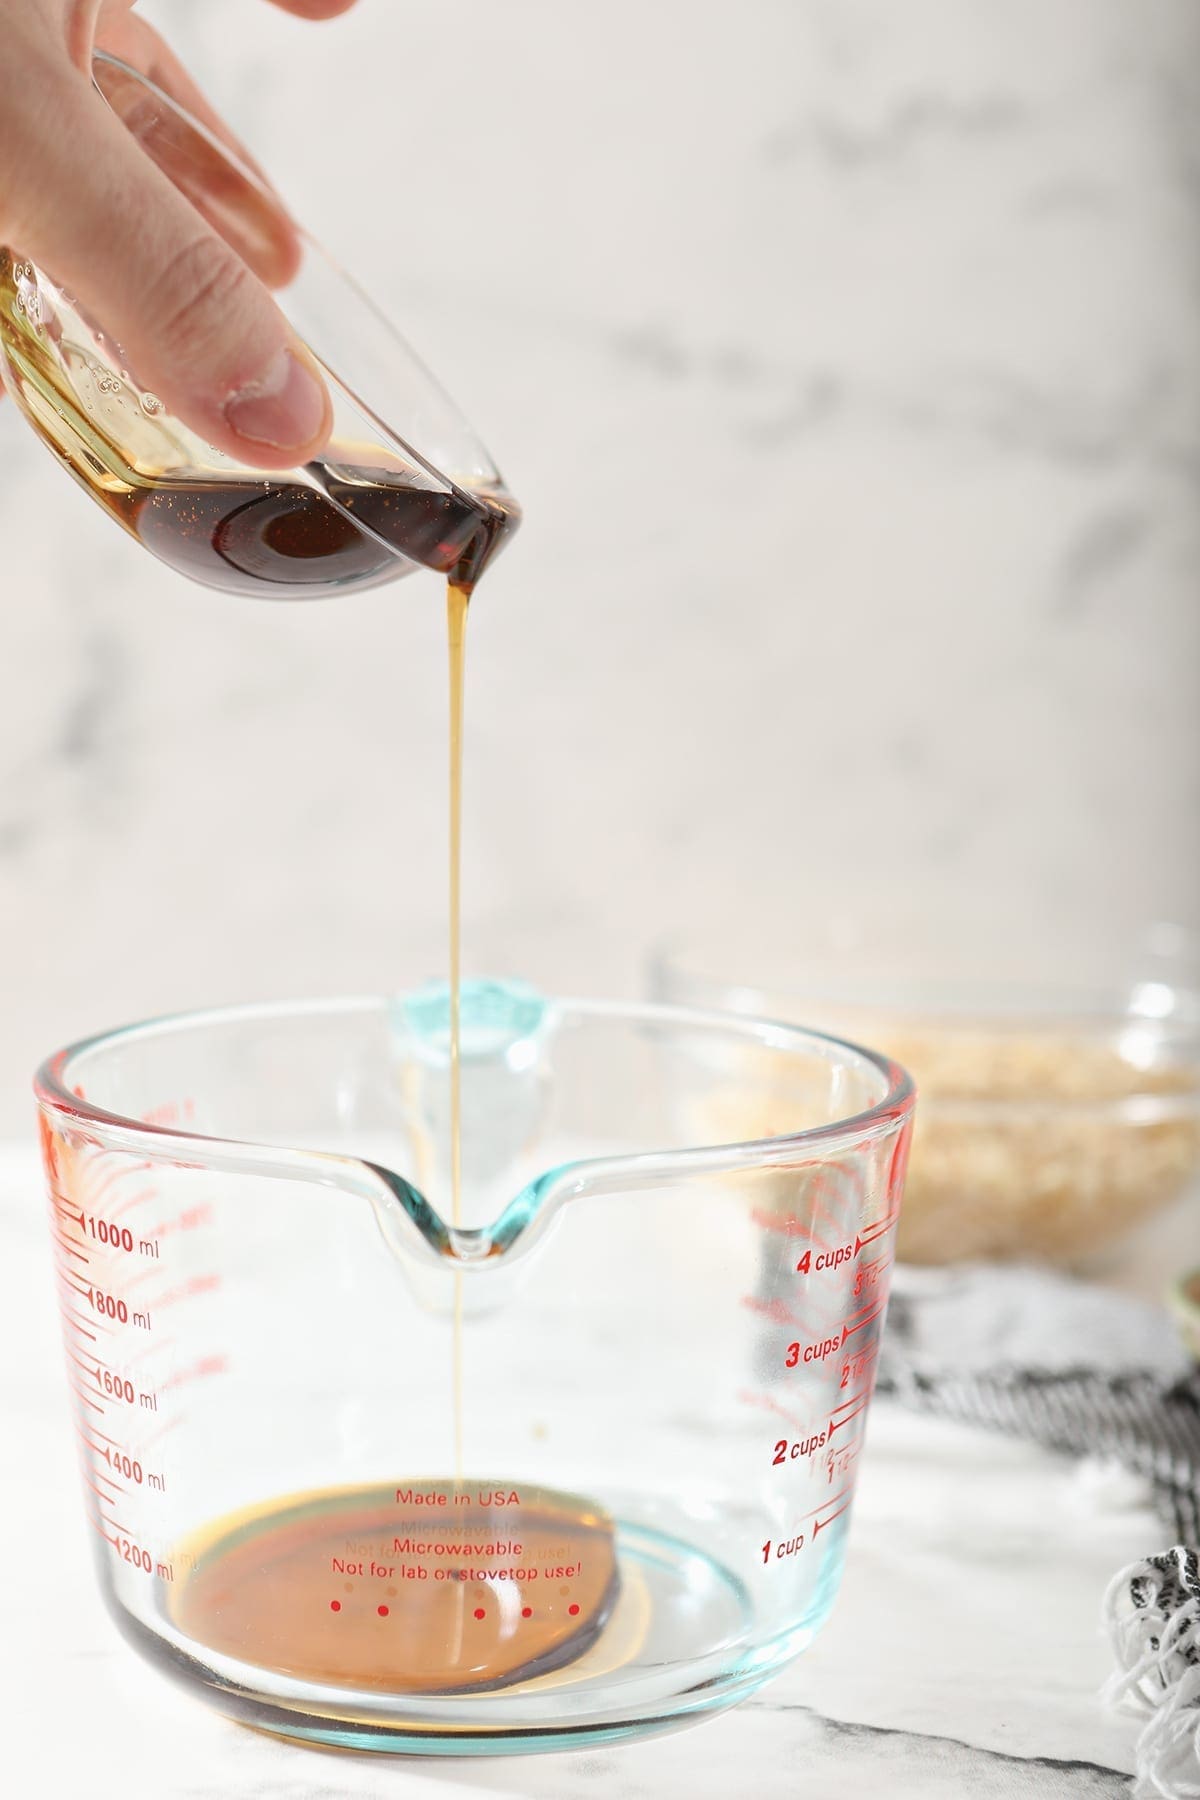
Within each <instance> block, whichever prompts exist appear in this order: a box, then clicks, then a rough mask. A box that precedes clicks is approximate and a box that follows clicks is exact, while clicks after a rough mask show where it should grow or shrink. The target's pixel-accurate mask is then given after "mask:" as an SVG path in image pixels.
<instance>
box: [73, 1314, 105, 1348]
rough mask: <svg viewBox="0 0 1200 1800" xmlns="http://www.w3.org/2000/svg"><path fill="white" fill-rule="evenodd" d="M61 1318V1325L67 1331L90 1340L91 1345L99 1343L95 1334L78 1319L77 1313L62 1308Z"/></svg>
mask: <svg viewBox="0 0 1200 1800" xmlns="http://www.w3.org/2000/svg"><path fill="white" fill-rule="evenodd" d="M62 1316H63V1324H64V1325H65V1326H66V1327H67V1330H68V1331H78V1332H79V1333H80V1334H81V1335H82V1336H83V1337H86V1338H91V1340H92V1342H93V1344H97V1343H99V1341H100V1340H99V1338H98V1337H97V1336H96V1333H95V1332H94V1331H90V1330H89V1329H88V1327H87V1326H86V1325H85V1324H84V1322H83V1320H82V1319H81V1318H80V1317H79V1315H78V1313H74V1312H72V1311H71V1308H70V1307H69V1306H64V1307H63V1308H62ZM107 1335H108V1333H107V1332H106V1333H105V1336H106V1337H107Z"/></svg>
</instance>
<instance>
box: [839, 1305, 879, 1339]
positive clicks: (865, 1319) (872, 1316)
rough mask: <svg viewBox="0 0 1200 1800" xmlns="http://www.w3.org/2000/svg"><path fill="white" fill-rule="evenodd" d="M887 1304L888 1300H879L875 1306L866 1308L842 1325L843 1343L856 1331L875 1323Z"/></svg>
mask: <svg viewBox="0 0 1200 1800" xmlns="http://www.w3.org/2000/svg"><path fill="white" fill-rule="evenodd" d="M885 1304H886V1302H884V1301H883V1300H880V1301H877V1302H876V1304H875V1305H874V1306H873V1307H870V1308H868V1309H866V1310H865V1311H864V1312H863V1313H861V1314H860V1315H857V1316H855V1317H853V1318H852V1319H848V1320H847V1321H846V1323H845V1324H844V1325H843V1326H842V1342H843V1344H844V1343H845V1341H846V1339H847V1338H848V1337H851V1336H852V1335H853V1334H854V1332H856V1331H861V1330H862V1329H863V1327H864V1326H866V1325H873V1324H874V1322H875V1320H876V1319H877V1318H879V1316H880V1314H881V1313H882V1312H883V1310H884V1306H885Z"/></svg>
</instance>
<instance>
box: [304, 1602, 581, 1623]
mask: <svg viewBox="0 0 1200 1800" xmlns="http://www.w3.org/2000/svg"><path fill="white" fill-rule="evenodd" d="M329 1610H330V1612H341V1610H342V1603H341V1601H340V1600H331V1601H330V1602H329ZM391 1610H392V1609H391V1607H390V1606H377V1607H376V1608H375V1611H376V1612H377V1613H378V1614H379V1616H380V1618H381V1619H386V1618H387V1616H388V1614H389V1613H390V1612H391ZM567 1611H568V1612H569V1613H570V1615H571V1617H572V1618H575V1616H576V1615H577V1613H578V1612H579V1608H578V1606H576V1605H575V1604H574V1602H572V1604H571V1605H570V1606H568V1608H567ZM475 1617H476V1618H477V1619H486V1618H487V1610H486V1608H485V1607H482V1606H477V1607H476V1608H475ZM521 1617H522V1618H523V1619H532V1617H533V1608H532V1606H523V1607H522V1608H521Z"/></svg>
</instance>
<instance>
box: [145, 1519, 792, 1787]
mask: <svg viewBox="0 0 1200 1800" xmlns="http://www.w3.org/2000/svg"><path fill="white" fill-rule="evenodd" d="M612 1534H613V1535H612V1546H613V1560H614V1568H615V1571H616V1580H615V1581H614V1582H612V1583H611V1584H610V1586H609V1588H608V1602H607V1605H606V1607H605V1608H604V1610H603V1616H602V1617H601V1616H596V1617H594V1618H593V1619H592V1620H591V1621H590V1622H588V1625H587V1629H586V1631H584V1632H582V1633H581V1635H580V1637H579V1639H578V1640H577V1641H576V1642H575V1643H573V1644H571V1645H570V1646H569V1648H568V1650H567V1652H566V1653H565V1654H562V1655H560V1656H559V1657H558V1659H557V1660H556V1661H555V1662H554V1663H553V1665H552V1666H548V1667H547V1666H543V1667H542V1668H541V1669H540V1670H535V1671H534V1672H532V1673H530V1672H529V1669H530V1667H531V1664H530V1663H527V1664H526V1665H525V1667H524V1668H522V1667H521V1666H520V1665H519V1664H518V1663H517V1662H516V1660H515V1659H514V1661H513V1664H512V1678H511V1679H508V1680H506V1681H502V1682H498V1683H496V1684H494V1685H490V1686H487V1687H486V1688H479V1687H477V1688H476V1689H475V1690H474V1691H468V1690H466V1689H464V1688H463V1687H462V1686H461V1685H460V1686H459V1687H458V1689H457V1691H453V1692H447V1691H445V1688H444V1686H443V1690H442V1691H440V1692H438V1691H433V1690H432V1689H431V1688H430V1687H429V1686H426V1687H425V1688H424V1689H423V1690H422V1689H419V1688H414V1687H413V1686H411V1685H407V1684H406V1685H405V1686H404V1687H403V1688H401V1687H400V1686H399V1684H398V1683H397V1684H396V1685H392V1686H389V1685H388V1682H387V1677H386V1672H384V1671H381V1669H379V1668H377V1669H376V1670H375V1671H374V1672H373V1674H372V1677H371V1679H370V1680H369V1681H364V1682H363V1683H361V1684H360V1685H349V1684H347V1683H346V1682H345V1681H344V1680H342V1681H339V1682H337V1683H334V1682H330V1681H327V1680H326V1681H318V1680H312V1679H308V1678H306V1677H304V1676H303V1675H301V1674H300V1673H298V1672H297V1671H296V1670H295V1669H294V1668H293V1669H288V1668H282V1667H279V1666H274V1667H264V1666H261V1665H257V1664H253V1663H250V1662H247V1661H245V1660H243V1659H242V1658H239V1657H236V1656H231V1655H228V1654H224V1653H222V1652H220V1651H218V1650H214V1649H213V1648H212V1646H211V1645H206V1644H204V1643H201V1642H200V1641H198V1640H197V1639H196V1637H195V1636H193V1635H191V1634H189V1633H186V1632H184V1631H181V1630H180V1629H179V1625H178V1623H177V1618H178V1615H179V1612H180V1608H179V1604H178V1596H177V1595H174V1594H172V1595H170V1596H167V1595H166V1594H165V1593H164V1596H163V1599H164V1602H165V1604H164V1605H163V1608H162V1612H163V1617H162V1620H161V1624H160V1625H159V1626H158V1627H157V1628H156V1629H151V1628H150V1627H148V1626H147V1625H146V1624H144V1623H143V1622H142V1621H141V1620H139V1619H137V1618H135V1617H134V1616H133V1615H132V1614H130V1613H128V1612H126V1611H125V1609H124V1608H123V1607H121V1605H120V1604H119V1602H116V1601H115V1596H113V1595H111V1594H110V1595H109V1599H110V1604H113V1608H114V1611H115V1613H116V1616H117V1620H118V1623H119V1624H120V1626H121V1628H122V1630H123V1632H124V1633H125V1635H126V1636H127V1637H128V1638H130V1640H131V1641H132V1642H133V1643H134V1645H135V1646H136V1647H137V1648H138V1649H139V1650H140V1651H141V1652H142V1654H143V1655H145V1656H146V1657H147V1658H148V1659H149V1660H150V1661H152V1662H153V1663H154V1664H155V1665H156V1666H157V1667H158V1668H159V1669H161V1670H163V1671H164V1672H165V1673H167V1674H169V1675H171V1676H172V1677H174V1678H175V1679H176V1680H178V1681H180V1682H182V1683H183V1684H184V1685H185V1686H186V1687H187V1688H188V1689H190V1690H191V1691H192V1692H193V1693H198V1694H199V1695H200V1697H202V1698H204V1699H205V1700H206V1701H207V1702H208V1703H209V1704H210V1705H213V1706H215V1707H216V1708H217V1709H218V1710H220V1711H221V1712H223V1713H225V1714H226V1715H227V1716H228V1717H231V1718H233V1719H236V1720H238V1721H239V1722H240V1723H242V1724H245V1725H248V1726H251V1727H254V1728H256V1729H258V1730H262V1731H267V1732H270V1733H272V1734H274V1735H278V1736H283V1737H289V1738H294V1739H297V1740H300V1741H304V1742H310V1743H317V1744H327V1745H334V1746H339V1747H341V1748H345V1749H360V1750H373V1751H383V1752H392V1753H398V1754H415V1755H426V1756H428V1755H439V1754H441V1755H452V1756H464V1755H496V1754H503V1753H507V1752H521V1751H525V1752H528V1751H535V1750H561V1749H571V1748H576V1747H581V1746H584V1745H586V1744H589V1743H596V1742H604V1741H609V1742H611V1741H616V1740H619V1739H621V1738H628V1737H636V1736H642V1735H645V1734H649V1733H654V1732H661V1731H667V1730H671V1729H673V1728H675V1727H677V1726H682V1725H684V1724H687V1723H689V1722H691V1721H694V1720H698V1719H700V1718H703V1717H704V1716H706V1715H707V1714H710V1713H713V1712H718V1711H721V1710H724V1709H725V1708H726V1707H729V1706H732V1705H734V1704H735V1703H736V1702H737V1701H738V1700H740V1699H742V1698H743V1697H744V1696H745V1695H747V1694H748V1693H751V1692H752V1691H753V1690H754V1689H756V1688H758V1687H760V1686H761V1685H762V1684H763V1682H765V1681H766V1680H768V1679H769V1678H770V1677H771V1676H772V1675H773V1674H774V1673H775V1672H776V1671H777V1670H778V1669H779V1668H780V1667H781V1666H782V1665H783V1664H784V1663H786V1662H788V1661H790V1660H791V1659H792V1657H794V1656H795V1655H796V1654H797V1653H798V1652H799V1651H800V1650H802V1649H803V1648H804V1647H805V1645H806V1644H807V1642H808V1641H809V1640H810V1639H811V1637H812V1636H813V1635H814V1634H815V1632H816V1630H817V1629H818V1627H819V1625H820V1623H821V1622H822V1619H823V1617H824V1614H825V1612H826V1611H827V1610H828V1609H827V1607H826V1606H822V1607H821V1611H820V1616H819V1617H813V1618H812V1619H810V1620H807V1621H805V1622H804V1623H802V1624H801V1625H800V1626H799V1627H797V1628H794V1629H792V1630H789V1631H788V1632H787V1633H786V1634H783V1635H780V1636H778V1637H775V1638H772V1639H770V1640H769V1641H767V1642H764V1641H763V1639H762V1636H761V1635H760V1633H759V1632H756V1629H755V1618H754V1609H753V1605H752V1602H751V1598H750V1596H749V1594H748V1593H747V1591H746V1589H745V1587H744V1585H743V1583H742V1582H740V1581H739V1580H738V1579H737V1577H736V1576H734V1575H733V1574H732V1573H731V1572H730V1571H729V1570H728V1569H726V1568H723V1567H722V1566H721V1564H720V1563H719V1562H717V1561H716V1560H714V1559H713V1558H712V1557H710V1556H708V1555H706V1554H705V1553H703V1552H702V1551H700V1550H698V1549H696V1548H695V1547H693V1546H692V1545H689V1544H687V1543H684V1542H682V1541H680V1540H679V1539H678V1538H675V1537H673V1536H671V1535H669V1534H668V1533H666V1532H664V1531H661V1530H658V1529H655V1528H654V1527H653V1526H652V1525H649V1524H647V1523H645V1522H644V1521H643V1522H638V1523H634V1522H630V1521H622V1520H617V1521H615V1522H613V1523H612ZM593 1549H595V1546H593ZM593 1560H595V1558H593ZM495 1591H496V1590H495V1589H493V1593H494V1592H495ZM526 1591H528V1590H526ZM390 1604H395V1605H396V1606H397V1607H402V1605H403V1595H402V1594H401V1595H397V1596H396V1597H395V1600H394V1602H392V1603H390ZM380 1605H381V1606H383V1607H384V1609H385V1614H387V1616H385V1617H384V1618H383V1619H381V1620H380V1621H379V1622H380V1625H381V1629H386V1626H387V1624H388V1622H389V1618H391V1617H392V1616H394V1615H391V1614H390V1613H387V1608H388V1605H389V1603H387V1602H380ZM475 1610H476V1609H475V1608H474V1607H472V1608H470V1609H469V1613H468V1618H469V1619H470V1621H471V1623H472V1624H475V1623H476V1621H475V1620H474V1617H473V1615H474V1612H475ZM170 1615H175V1618H172V1617H171V1616H170ZM376 1616H377V1617H378V1613H377V1615H376ZM479 1623H480V1624H482V1623H484V1622H483V1621H480V1622H479ZM538 1642H539V1643H541V1642H542V1640H541V1639H539V1640H538ZM443 1680H444V1676H443Z"/></svg>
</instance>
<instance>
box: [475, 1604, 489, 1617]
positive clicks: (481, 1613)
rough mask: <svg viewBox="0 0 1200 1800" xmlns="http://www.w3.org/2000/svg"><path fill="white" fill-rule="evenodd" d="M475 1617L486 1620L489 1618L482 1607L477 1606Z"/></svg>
mask: <svg viewBox="0 0 1200 1800" xmlns="http://www.w3.org/2000/svg"><path fill="white" fill-rule="evenodd" d="M475 1617H476V1618H477V1619H486V1618H487V1614H486V1613H485V1612H484V1610H483V1608H482V1606H477V1607H476V1608H475Z"/></svg>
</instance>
